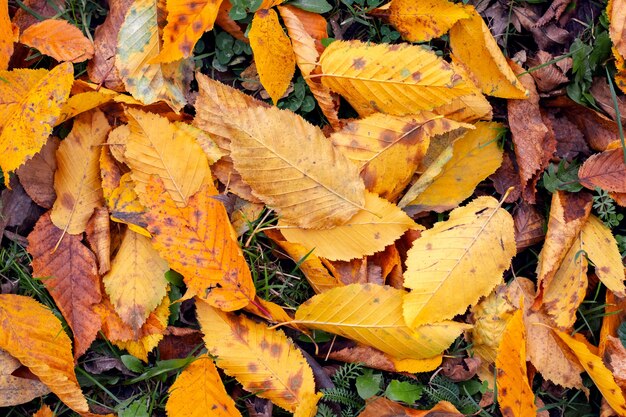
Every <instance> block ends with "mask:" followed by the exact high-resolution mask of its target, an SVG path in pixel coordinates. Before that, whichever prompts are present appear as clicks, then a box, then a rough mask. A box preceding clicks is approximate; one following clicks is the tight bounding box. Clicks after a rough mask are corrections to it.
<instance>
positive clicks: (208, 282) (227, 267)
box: [140, 178, 255, 310]
mask: <svg viewBox="0 0 626 417" xmlns="http://www.w3.org/2000/svg"><path fill="white" fill-rule="evenodd" d="M216 195H217V190H216V189H215V187H213V185H212V184H210V183H209V184H206V185H204V186H203V187H202V188H201V189H200V191H198V192H197V193H196V194H195V195H193V196H192V197H190V198H189V202H188V204H187V206H186V207H178V206H177V205H176V202H175V201H174V200H172V198H171V197H170V195H169V193H168V192H167V191H166V190H165V188H164V186H163V183H162V182H161V181H160V180H156V179H154V178H153V179H152V180H150V181H149V182H148V184H147V185H146V192H145V194H143V195H141V196H140V198H141V199H142V201H143V203H144V205H145V206H146V209H147V210H148V213H147V214H146V219H147V221H148V230H149V231H150V233H152V235H153V237H152V244H153V245H154V247H155V249H156V250H157V251H158V252H159V254H160V255H161V257H162V258H163V259H165V260H166V261H167V262H168V263H169V265H170V267H171V268H172V269H175V270H176V271H178V272H180V273H181V274H182V275H183V277H184V280H185V283H186V284H187V288H188V290H189V291H190V294H193V295H197V296H198V297H200V298H201V299H202V300H204V301H207V302H208V303H209V304H211V305H213V306H215V307H218V308H221V309H223V310H237V309H239V308H242V307H245V306H246V305H247V304H248V303H249V302H250V300H252V299H253V298H254V293H255V289H254V284H253V283H252V278H251V274H250V269H249V268H248V264H247V263H246V260H245V259H244V257H243V253H242V251H241V248H240V247H239V244H238V242H237V238H236V235H235V232H234V230H233V229H232V226H231V225H230V221H229V220H228V214H227V213H226V209H225V208H224V205H223V204H222V203H221V202H219V201H218V200H217V199H215V198H214V196H216Z"/></svg>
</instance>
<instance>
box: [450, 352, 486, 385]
mask: <svg viewBox="0 0 626 417" xmlns="http://www.w3.org/2000/svg"><path fill="white" fill-rule="evenodd" d="M480 364H481V360H480V359H479V358H474V357H472V358H445V359H444V360H443V363H442V364H441V373H442V374H443V375H444V376H445V377H446V378H448V379H450V380H451V381H454V382H462V381H468V380H470V379H472V378H474V376H476V372H477V371H478V367H479V366H480Z"/></svg>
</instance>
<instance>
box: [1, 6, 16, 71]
mask: <svg viewBox="0 0 626 417" xmlns="http://www.w3.org/2000/svg"><path fill="white" fill-rule="evenodd" d="M0 33H1V34H2V35H0V70H1V71H4V70H7V69H8V68H9V60H10V59H11V55H13V44H14V43H15V42H17V39H18V36H19V28H18V27H17V26H16V25H15V24H13V23H11V18H10V16H9V3H8V2H6V3H5V2H3V3H2V4H1V5H0Z"/></svg>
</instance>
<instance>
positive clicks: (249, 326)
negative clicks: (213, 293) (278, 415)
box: [196, 303, 317, 416]
mask: <svg viewBox="0 0 626 417" xmlns="http://www.w3.org/2000/svg"><path fill="white" fill-rule="evenodd" d="M196 308H197V314H198V321H199V322H200V328H201V329H202V332H203V333H204V343H205V346H206V348H207V350H208V351H209V353H210V354H211V355H214V356H217V366H219V367H220V368H222V369H223V370H224V372H225V373H226V374H227V375H230V376H233V377H235V378H237V380H238V381H239V382H240V383H241V384H242V385H243V387H244V389H246V390H248V391H250V392H252V393H253V394H255V395H258V396H259V397H262V398H267V399H269V400H270V401H272V402H273V403H274V404H276V405H278V406H279V407H282V408H284V409H285V410H287V411H290V412H295V413H296V415H302V416H310V415H314V414H315V409H316V403H317V398H316V395H315V383H314V380H313V372H312V371H311V368H310V367H309V364H308V363H307V361H306V359H304V356H302V353H301V352H300V350H299V349H298V348H297V347H296V346H294V344H293V343H292V342H291V341H290V340H289V339H288V338H287V336H285V334H284V333H283V332H282V331H281V330H271V329H269V328H268V327H267V326H266V325H265V324H261V323H257V322H255V321H252V320H250V319H248V318H246V317H244V316H238V315H236V314H233V313H225V312H222V311H220V310H217V309H215V308H213V307H211V306H209V305H208V304H206V303H196Z"/></svg>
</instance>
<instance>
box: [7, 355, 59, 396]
mask: <svg viewBox="0 0 626 417" xmlns="http://www.w3.org/2000/svg"><path fill="white" fill-rule="evenodd" d="M20 366H22V364H21V363H20V361H18V360H17V359H15V358H14V357H13V356H11V355H9V354H8V353H7V352H5V351H4V350H2V349H0V407H10V406H14V405H19V404H24V403H27V402H29V401H31V400H33V399H35V398H37V397H41V396H42V395H46V394H48V393H49V392H50V390H49V389H48V387H47V386H46V385H45V384H43V383H42V382H41V381H39V380H37V379H29V378H22V377H20V376H15V375H12V373H13V372H14V371H16V370H17V369H19V368H20Z"/></svg>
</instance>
